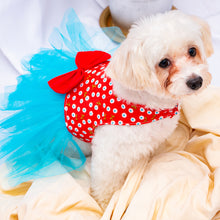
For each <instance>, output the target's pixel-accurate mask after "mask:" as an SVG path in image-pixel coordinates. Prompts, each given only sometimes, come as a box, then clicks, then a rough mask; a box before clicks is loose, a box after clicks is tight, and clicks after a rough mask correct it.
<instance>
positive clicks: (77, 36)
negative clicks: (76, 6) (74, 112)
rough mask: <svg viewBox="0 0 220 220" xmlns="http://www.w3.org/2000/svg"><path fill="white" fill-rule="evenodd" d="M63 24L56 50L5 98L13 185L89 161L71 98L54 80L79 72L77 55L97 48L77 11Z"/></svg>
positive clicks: (39, 57) (36, 60)
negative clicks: (71, 120)
mask: <svg viewBox="0 0 220 220" xmlns="http://www.w3.org/2000/svg"><path fill="white" fill-rule="evenodd" d="M61 25H62V26H61V27H60V29H55V31H54V32H53V34H52V36H53V37H52V38H51V39H50V41H51V44H52V46H53V49H42V50H40V52H39V53H37V54H35V55H33V56H32V57H31V58H30V59H28V60H27V61H24V62H23V66H24V69H25V70H26V71H27V74H25V75H21V76H19V77H18V84H17V86H16V88H14V89H13V88H6V89H7V90H13V91H6V94H5V95H4V97H0V98H1V99H0V110H1V111H7V112H8V113H10V115H9V116H8V117H6V118H4V119H3V120H2V121H0V165H2V164H4V165H6V167H7V172H6V173H7V180H8V181H9V182H8V183H9V184H10V185H11V186H14V185H17V184H19V183H22V182H25V181H28V180H33V179H36V178H39V177H45V176H51V175H57V174H61V173H64V172H68V171H71V170H73V169H78V168H80V167H82V166H83V164H84V163H85V160H86V158H85V156H84V155H83V153H82V151H81V150H80V148H79V146H78V145H77V144H76V142H75V141H74V140H73V138H72V135H71V134H70V133H69V132H68V131H67V129H66V126H65V120H64V99H65V95H61V94H57V93H54V91H52V90H51V89H50V87H49V85H48V81H49V80H50V79H52V78H54V77H56V76H58V75H61V74H64V73H66V72H69V71H72V70H74V69H76V68H77V67H76V64H75V56H76V53H77V52H79V51H87V50H94V48H96V49H97V47H94V46H93V45H92V44H91V43H92V41H93V40H92V38H91V37H89V35H88V34H87V32H86V30H85V27H84V26H83V25H82V23H80V21H79V19H78V17H77V16H76V14H75V13H74V11H73V10H71V11H70V12H68V13H67V14H66V16H65V17H64V20H63V22H62V24H61ZM54 36H55V37H54ZM54 39H55V40H54ZM75 42H77V44H76V43H75ZM114 47H116V46H114ZM112 48H113V47H112ZM108 51H110V50H109V49H108ZM70 149H71V150H70ZM67 151H68V155H67V153H66V152H67ZM70 152H72V153H70Z"/></svg>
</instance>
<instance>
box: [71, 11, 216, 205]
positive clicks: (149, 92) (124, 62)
mask: <svg viewBox="0 0 220 220" xmlns="http://www.w3.org/2000/svg"><path fill="white" fill-rule="evenodd" d="M212 52H213V49H212V43H211V34H210V30H209V27H208V25H207V24H206V23H205V22H204V21H202V20H200V19H199V18H196V17H193V16H189V15H185V14H183V13H181V12H179V11H177V10H176V11H170V12H168V13H165V14H158V15H155V16H151V17H149V18H144V19H142V20H140V21H139V22H137V23H136V24H134V25H133V26H132V28H131V29H130V32H129V34H128V36H127V39H126V40H125V41H124V42H123V43H122V44H121V46H120V47H119V48H118V50H117V51H116V52H115V53H114V55H113V57H112V59H111V61H110V63H109V64H108V66H107V68H106V69H105V74H106V75H107V76H108V77H110V78H111V82H112V83H113V93H114V94H115V95H116V96H117V97H119V98H121V99H123V100H126V102H127V103H136V104H139V105H144V106H146V107H147V108H149V109H153V110H156V111H157V113H160V111H161V110H167V111H168V112H169V111H170V112H172V109H175V108H176V107H175V106H176V105H177V104H178V105H179V104H180V100H181V98H182V97H184V96H186V95H191V94H194V93H197V92H198V91H201V90H202V89H204V88H205V87H207V86H208V85H209V84H210V81H211V75H210V74H209V72H208V65H207V61H206V58H207V57H209V56H210V55H211V54H212ZM85 111H86V110H85ZM157 113H156V114H157ZM178 119H179V115H178V114H175V115H173V116H172V117H166V118H164V119H162V120H156V122H152V123H146V124H142V125H132V126H126V125H125V126H120V125H102V126H99V127H98V128H96V130H95V135H94V138H93V140H92V164H91V175H92V176H91V178H92V183H91V186H92V195H93V196H94V197H95V198H96V199H97V201H98V202H99V203H100V204H101V205H102V206H103V207H105V206H106V205H107V203H108V201H109V200H110V198H111V196H112V194H113V193H114V191H116V190H118V189H119V188H120V187H121V186H122V184H123V182H124V180H125V178H126V175H127V173H128V172H129V169H131V167H132V166H133V165H134V164H135V163H136V161H137V160H139V159H140V158H142V157H145V158H146V160H148V159H149V157H150V155H152V154H153V153H154V151H155V149H156V148H157V147H158V146H159V144H160V143H162V142H163V141H164V140H165V139H166V138H167V137H168V136H169V135H170V134H171V133H172V132H173V130H174V129H175V128H176V125H177V122H178ZM71 129H72V127H71ZM78 143H79V144H80V146H82V147H83V146H84V147H85V143H82V142H80V140H78Z"/></svg>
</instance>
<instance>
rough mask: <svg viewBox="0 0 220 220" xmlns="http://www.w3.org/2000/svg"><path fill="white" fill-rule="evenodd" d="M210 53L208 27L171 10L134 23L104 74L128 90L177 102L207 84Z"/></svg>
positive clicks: (209, 78) (200, 21)
mask: <svg viewBox="0 0 220 220" xmlns="http://www.w3.org/2000/svg"><path fill="white" fill-rule="evenodd" d="M212 53H213V48H212V42H211V33H210V30H209V26H208V24H207V23H206V22H204V21H202V20H201V19H199V18H197V17H194V16H190V15H186V14H183V13H181V12H180V11H177V10H175V11H170V12H167V13H165V14H158V15H155V16H152V17H149V18H144V19H142V20H140V21H139V22H137V23H136V24H134V25H133V26H132V28H131V29H130V31H129V34H128V36H127V39H126V40H125V41H124V42H123V43H122V44H121V46H120V47H119V48H118V50H117V51H116V52H115V54H114V55H113V57H112V60H111V62H110V64H109V66H108V69H107V73H108V75H109V76H110V77H111V78H112V79H114V80H116V81H118V82H119V83H120V84H121V85H123V86H125V87H126V88H129V89H131V90H137V91H147V92H149V93H151V94H153V95H157V96H169V97H171V98H175V99H179V98H181V97H182V96H185V95H189V94H192V93H195V92H197V91H200V90H201V89H203V88H205V87H207V85H209V84H210V81H211V75H210V73H209V72H208V65H207V61H206V58H207V57H209V56H210V55H211V54H212Z"/></svg>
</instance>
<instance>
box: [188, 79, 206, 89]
mask: <svg viewBox="0 0 220 220" xmlns="http://www.w3.org/2000/svg"><path fill="white" fill-rule="evenodd" d="M202 83H203V79H202V77H201V76H198V77H196V78H193V79H190V80H188V81H187V82H186V85H187V86H188V87H189V88H190V89H192V90H198V89H199V88H201V87H202Z"/></svg>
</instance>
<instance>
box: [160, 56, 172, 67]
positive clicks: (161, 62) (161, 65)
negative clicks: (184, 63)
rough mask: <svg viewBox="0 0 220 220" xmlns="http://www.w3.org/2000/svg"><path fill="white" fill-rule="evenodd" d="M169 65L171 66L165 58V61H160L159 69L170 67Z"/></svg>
mask: <svg viewBox="0 0 220 220" xmlns="http://www.w3.org/2000/svg"><path fill="white" fill-rule="evenodd" d="M170 64H171V61H170V60H168V59H167V58H165V59H163V60H161V61H160V63H159V66H160V67H161V68H167V67H168V66H170Z"/></svg>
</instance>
